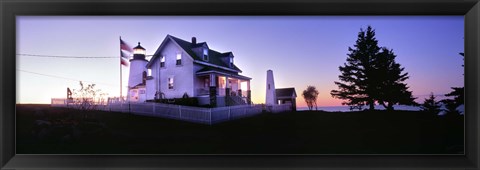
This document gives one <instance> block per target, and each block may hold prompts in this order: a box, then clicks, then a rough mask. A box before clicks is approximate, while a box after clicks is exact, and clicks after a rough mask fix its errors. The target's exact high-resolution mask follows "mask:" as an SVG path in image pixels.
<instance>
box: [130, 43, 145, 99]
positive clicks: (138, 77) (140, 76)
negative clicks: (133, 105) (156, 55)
mask: <svg viewBox="0 0 480 170" xmlns="http://www.w3.org/2000/svg"><path fill="white" fill-rule="evenodd" d="M145 54H146V53H145V48H143V47H142V46H140V42H138V45H137V46H136V47H135V48H133V58H132V59H130V75H129V76H128V89H129V90H128V91H129V93H128V98H129V101H131V102H137V101H145V98H146V94H145V87H146V78H147V69H146V65H147V63H148V61H147V60H146V59H145Z"/></svg>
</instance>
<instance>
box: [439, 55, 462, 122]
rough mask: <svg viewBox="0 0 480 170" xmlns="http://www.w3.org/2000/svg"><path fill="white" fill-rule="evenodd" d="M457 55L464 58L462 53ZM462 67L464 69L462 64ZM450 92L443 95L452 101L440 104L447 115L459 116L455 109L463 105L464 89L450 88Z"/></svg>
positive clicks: (447, 100)
mask: <svg viewBox="0 0 480 170" xmlns="http://www.w3.org/2000/svg"><path fill="white" fill-rule="evenodd" d="M459 54H460V55H461V56H462V57H465V54H464V53H459ZM464 60H465V59H464ZM462 67H464V65H463V64H462ZM452 90H453V91H451V92H450V93H448V94H445V96H447V97H453V99H445V100H442V103H444V104H445V106H446V108H447V110H446V112H447V114H459V113H460V112H459V111H458V110H457V107H458V106H460V105H463V104H465V87H452Z"/></svg>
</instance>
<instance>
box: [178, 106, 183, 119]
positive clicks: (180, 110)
mask: <svg viewBox="0 0 480 170" xmlns="http://www.w3.org/2000/svg"><path fill="white" fill-rule="evenodd" d="M178 111H179V112H180V119H181V118H182V106H181V105H178Z"/></svg>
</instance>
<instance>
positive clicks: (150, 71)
mask: <svg viewBox="0 0 480 170" xmlns="http://www.w3.org/2000/svg"><path fill="white" fill-rule="evenodd" d="M147 76H152V69H150V68H149V69H148V70H147Z"/></svg>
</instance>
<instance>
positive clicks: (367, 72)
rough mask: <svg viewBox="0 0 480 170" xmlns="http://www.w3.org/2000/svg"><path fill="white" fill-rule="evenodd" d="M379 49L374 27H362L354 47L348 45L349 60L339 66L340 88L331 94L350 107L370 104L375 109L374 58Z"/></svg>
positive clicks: (338, 84)
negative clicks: (364, 28) (365, 28)
mask: <svg viewBox="0 0 480 170" xmlns="http://www.w3.org/2000/svg"><path fill="white" fill-rule="evenodd" d="M379 50H380V47H378V41H377V40H376V39H375V31H374V30H373V29H372V27H370V26H368V28H367V30H366V31H365V30H363V29H361V30H360V32H359V33H358V38H357V41H356V44H355V45H354V48H351V47H348V51H350V54H347V55H348V57H347V62H346V63H344V65H343V66H340V67H339V70H340V72H341V75H339V76H338V78H339V79H340V81H341V82H337V81H335V84H336V85H337V86H338V88H339V90H332V91H331V92H330V94H331V95H332V96H333V97H335V98H339V99H343V100H344V102H342V104H343V105H348V106H350V108H353V107H358V108H362V106H364V105H368V106H369V109H370V110H373V109H374V105H375V99H374V96H372V94H373V93H374V92H375V78H374V77H372V73H373V72H374V68H373V66H374V63H373V60H374V58H375V56H377V54H378V52H379Z"/></svg>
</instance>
